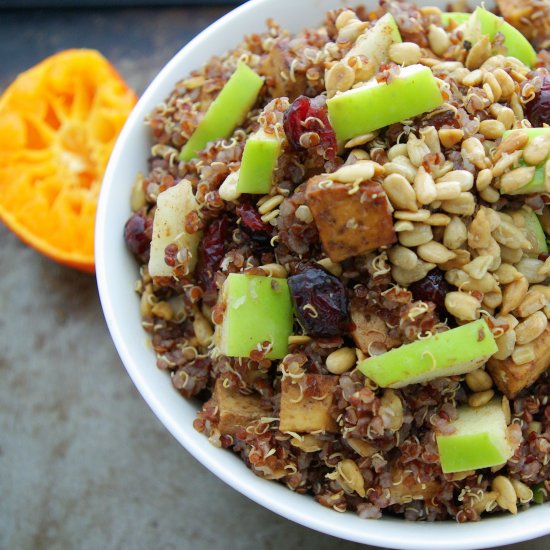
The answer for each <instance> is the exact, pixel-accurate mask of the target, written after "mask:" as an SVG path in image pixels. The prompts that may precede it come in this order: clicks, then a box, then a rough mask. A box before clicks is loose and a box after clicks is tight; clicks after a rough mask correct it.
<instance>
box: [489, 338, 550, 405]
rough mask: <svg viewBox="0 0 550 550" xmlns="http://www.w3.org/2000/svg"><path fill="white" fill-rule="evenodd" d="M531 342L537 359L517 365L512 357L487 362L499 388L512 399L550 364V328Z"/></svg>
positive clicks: (492, 359)
mask: <svg viewBox="0 0 550 550" xmlns="http://www.w3.org/2000/svg"><path fill="white" fill-rule="evenodd" d="M531 344H532V345H533V346H534V348H535V359H533V361H529V363H525V364H523V365H516V364H515V363H514V361H513V360H512V358H511V357H509V358H508V359H505V360H503V361H501V360H499V359H494V358H491V359H489V362H488V363H487V368H488V370H489V373H490V374H491V376H492V377H493V380H494V381H495V384H496V385H497V386H498V389H499V390H500V391H501V392H502V393H504V394H505V395H506V396H507V397H509V398H510V399H512V398H513V397H515V396H516V395H517V394H518V393H519V392H520V391H521V390H522V389H523V388H527V387H528V386H530V385H531V384H532V383H533V382H535V380H536V379H537V378H538V377H539V376H540V375H541V374H542V373H543V372H544V371H545V370H546V369H547V368H548V367H549V366H550V328H547V329H546V330H545V331H544V332H543V333H542V334H541V335H540V336H539V337H538V338H537V339H535V340H533V342H531Z"/></svg>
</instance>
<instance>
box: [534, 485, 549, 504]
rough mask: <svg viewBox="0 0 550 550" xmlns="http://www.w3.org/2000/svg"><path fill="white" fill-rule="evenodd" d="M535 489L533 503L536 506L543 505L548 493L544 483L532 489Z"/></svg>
mask: <svg viewBox="0 0 550 550" xmlns="http://www.w3.org/2000/svg"><path fill="white" fill-rule="evenodd" d="M532 489H533V502H534V503H535V504H543V503H544V500H545V498H546V497H547V496H548V493H547V491H546V489H545V487H544V483H537V484H536V485H534V486H533V487H532Z"/></svg>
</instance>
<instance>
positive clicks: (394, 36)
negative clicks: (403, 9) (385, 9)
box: [344, 13, 402, 74]
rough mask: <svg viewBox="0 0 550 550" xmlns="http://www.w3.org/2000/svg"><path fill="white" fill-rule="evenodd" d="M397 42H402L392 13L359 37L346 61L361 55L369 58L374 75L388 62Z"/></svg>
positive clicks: (345, 58) (346, 56) (387, 14)
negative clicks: (382, 64) (381, 65)
mask: <svg viewBox="0 0 550 550" xmlns="http://www.w3.org/2000/svg"><path fill="white" fill-rule="evenodd" d="M395 42H402V40H401V35H400V34H399V29H398V28H397V23H396V22H395V19H394V18H393V16H392V15H391V13H386V15H384V16H382V17H381V18H380V19H379V20H378V21H377V22H376V23H375V25H374V26H373V27H371V28H369V29H367V30H366V31H365V32H364V33H363V34H361V35H359V36H358V37H357V40H356V41H355V44H354V45H353V47H352V48H351V50H350V51H349V52H348V53H347V54H346V55H345V57H344V61H347V60H348V59H349V58H351V57H355V56H359V55H361V56H363V57H365V58H367V60H368V63H369V64H370V65H371V67H372V71H373V73H372V74H374V73H375V72H376V71H377V70H378V67H379V65H380V63H383V62H385V61H388V59H389V57H388V56H389V51H390V46H391V45H392V44H393V43H395Z"/></svg>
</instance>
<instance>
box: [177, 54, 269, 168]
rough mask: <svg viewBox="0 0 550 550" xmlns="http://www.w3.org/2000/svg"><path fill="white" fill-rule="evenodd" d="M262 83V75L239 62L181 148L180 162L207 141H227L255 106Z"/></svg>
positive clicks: (187, 158)
mask: <svg viewBox="0 0 550 550" xmlns="http://www.w3.org/2000/svg"><path fill="white" fill-rule="evenodd" d="M263 83H264V79H263V78H262V77H261V76H258V75H257V74H256V73H255V72H254V71H253V70H252V69H251V68H250V67H249V66H248V65H246V64H245V63H243V62H239V64H238V65H237V69H236V70H235V72H234V73H233V75H232V76H231V78H230V79H229V80H228V81H227V82H226V84H225V86H224V87H223V88H222V91H221V92H220V93H219V94H218V96H217V97H216V99H215V100H214V101H213V102H212V104H211V105H210V107H209V108H208V111H206V114H205V115H204V118H203V119H202V120H201V121H200V122H199V125H198V126H197V128H196V130H195V131H194V132H193V134H192V135H191V137H190V138H189V141H188V142H187V143H186V144H185V146H184V147H183V149H182V151H181V153H180V159H181V160H185V161H188V160H191V159H192V158H193V157H195V156H197V152H198V151H200V150H201V149H204V147H205V146H206V144H207V143H208V142H210V141H215V140H217V139H225V138H228V137H229V136H230V135H231V134H232V133H233V130H235V128H236V127H237V126H239V125H240V124H242V122H243V121H244V120H245V118H246V115H247V114H248V112H249V111H250V109H251V108H252V107H253V105H254V103H256V99H257V98H258V94H259V92H260V89H261V87H262V85H263Z"/></svg>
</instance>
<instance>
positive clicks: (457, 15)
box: [441, 11, 472, 26]
mask: <svg viewBox="0 0 550 550" xmlns="http://www.w3.org/2000/svg"><path fill="white" fill-rule="evenodd" d="M470 15H472V14H471V13H466V12H462V11H448V12H445V13H442V14H441V21H443V24H444V25H445V26H448V25H449V23H450V21H451V20H453V21H456V23H458V24H459V25H460V24H462V23H465V22H466V21H468V19H469V18H470Z"/></svg>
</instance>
